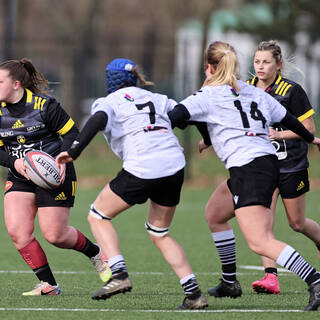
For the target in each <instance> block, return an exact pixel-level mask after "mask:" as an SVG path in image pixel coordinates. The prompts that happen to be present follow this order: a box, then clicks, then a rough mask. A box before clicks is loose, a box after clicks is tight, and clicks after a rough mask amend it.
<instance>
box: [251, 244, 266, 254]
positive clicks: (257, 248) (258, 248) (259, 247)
mask: <svg viewBox="0 0 320 320" xmlns="http://www.w3.org/2000/svg"><path fill="white" fill-rule="evenodd" d="M247 242H248V246H249V248H250V250H251V251H253V252H254V253H256V254H258V255H260V256H261V255H264V248H265V243H263V242H262V241H247Z"/></svg>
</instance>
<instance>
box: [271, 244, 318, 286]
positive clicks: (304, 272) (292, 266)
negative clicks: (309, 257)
mask: <svg viewBox="0 0 320 320" xmlns="http://www.w3.org/2000/svg"><path fill="white" fill-rule="evenodd" d="M277 263H278V264H279V265H280V266H282V267H284V268H287V269H288V270H290V271H292V272H294V273H295V274H297V275H298V276H299V277H300V278H301V279H302V280H304V281H305V282H307V284H308V285H310V284H316V283H318V282H320V274H319V272H317V270H316V269H315V268H313V267H312V266H311V265H310V264H309V263H308V262H307V261H306V260H304V258H303V257H302V256H300V254H299V253H298V252H297V251H296V250H295V249H294V248H292V247H291V246H289V245H287V246H286V247H285V248H284V249H283V250H282V251H281V253H280V255H279V257H278V259H277Z"/></svg>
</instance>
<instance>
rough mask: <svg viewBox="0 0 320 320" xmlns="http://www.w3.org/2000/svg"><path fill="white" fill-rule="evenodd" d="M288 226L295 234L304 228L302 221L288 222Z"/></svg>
mask: <svg viewBox="0 0 320 320" xmlns="http://www.w3.org/2000/svg"><path fill="white" fill-rule="evenodd" d="M289 226H290V228H291V229H292V230H294V231H295V232H301V231H302V230H303V227H304V221H300V220H292V221H290V222H289Z"/></svg>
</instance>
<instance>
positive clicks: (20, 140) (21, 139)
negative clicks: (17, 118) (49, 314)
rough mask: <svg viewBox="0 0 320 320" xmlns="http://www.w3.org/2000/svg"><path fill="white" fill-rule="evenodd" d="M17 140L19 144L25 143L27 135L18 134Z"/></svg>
mask: <svg viewBox="0 0 320 320" xmlns="http://www.w3.org/2000/svg"><path fill="white" fill-rule="evenodd" d="M17 141H18V143H19V144H25V143H26V137H25V136H22V135H19V136H17Z"/></svg>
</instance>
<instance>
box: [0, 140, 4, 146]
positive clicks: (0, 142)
mask: <svg viewBox="0 0 320 320" xmlns="http://www.w3.org/2000/svg"><path fill="white" fill-rule="evenodd" d="M3 146H4V143H3V141H2V140H1V139H0V147H3Z"/></svg>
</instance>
